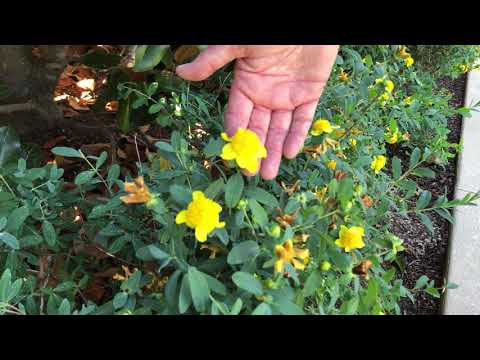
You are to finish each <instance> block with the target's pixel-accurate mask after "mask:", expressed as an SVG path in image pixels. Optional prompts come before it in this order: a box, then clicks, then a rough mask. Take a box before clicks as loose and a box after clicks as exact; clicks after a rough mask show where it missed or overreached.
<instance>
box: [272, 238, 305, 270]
mask: <svg viewBox="0 0 480 360" xmlns="http://www.w3.org/2000/svg"><path fill="white" fill-rule="evenodd" d="M275 255H276V256H277V260H276V261H275V264H274V269H275V272H279V273H280V272H283V269H284V267H285V264H292V265H293V266H294V267H295V269H298V270H303V269H305V266H306V265H307V264H308V261H309V258H310V252H309V250H308V249H300V248H297V247H294V246H293V241H292V240H287V241H285V243H284V244H283V245H276V246H275Z"/></svg>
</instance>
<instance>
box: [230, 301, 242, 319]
mask: <svg viewBox="0 0 480 360" xmlns="http://www.w3.org/2000/svg"><path fill="white" fill-rule="evenodd" d="M242 306H243V301H242V299H240V298H238V299H237V301H235V303H234V304H233V306H232V310H230V315H238V314H240V311H242Z"/></svg>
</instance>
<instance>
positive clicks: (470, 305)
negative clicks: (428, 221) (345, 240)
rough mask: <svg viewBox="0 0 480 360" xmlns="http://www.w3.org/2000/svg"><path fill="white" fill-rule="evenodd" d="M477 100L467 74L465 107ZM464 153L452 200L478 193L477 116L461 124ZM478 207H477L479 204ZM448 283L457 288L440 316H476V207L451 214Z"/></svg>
mask: <svg viewBox="0 0 480 360" xmlns="http://www.w3.org/2000/svg"><path fill="white" fill-rule="evenodd" d="M479 100H480V71H473V72H470V73H469V75H468V80H467V91H466V97H465V106H471V105H473V104H475V103H477V102H478V101H479ZM462 139H463V141H464V150H463V152H462V153H461V154H460V156H459V161H458V167H457V184H456V186H455V197H456V198H461V197H463V196H464V195H465V194H466V193H467V192H469V191H478V190H480V112H473V117H471V118H466V119H464V120H463V130H462ZM479 205H480V203H479ZM454 217H455V224H454V225H453V227H452V232H451V238H450V245H449V259H448V262H449V264H448V275H447V277H448V281H449V282H453V283H456V284H458V285H459V287H458V288H456V289H453V290H447V291H446V293H445V296H444V299H443V300H444V304H443V305H444V306H443V314H446V315H480V206H462V207H458V208H457V209H455V211H454Z"/></svg>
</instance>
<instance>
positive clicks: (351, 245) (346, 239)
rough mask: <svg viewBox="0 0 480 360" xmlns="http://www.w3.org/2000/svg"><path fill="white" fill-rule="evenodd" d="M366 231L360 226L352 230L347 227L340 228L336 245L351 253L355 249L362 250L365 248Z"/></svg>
mask: <svg viewBox="0 0 480 360" xmlns="http://www.w3.org/2000/svg"><path fill="white" fill-rule="evenodd" d="M364 234H365V230H364V229H363V228H362V227H360V226H352V227H350V228H348V227H346V226H345V225H341V226H340V234H339V238H338V239H337V240H336V241H335V244H337V245H338V246H340V247H341V248H342V249H344V250H345V252H350V250H353V249H361V248H363V247H364V246H365V243H364V242H363V240H362V238H363V235H364Z"/></svg>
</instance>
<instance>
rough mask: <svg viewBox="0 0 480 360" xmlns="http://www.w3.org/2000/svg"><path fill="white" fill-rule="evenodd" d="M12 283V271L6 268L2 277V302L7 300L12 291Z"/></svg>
mask: <svg viewBox="0 0 480 360" xmlns="http://www.w3.org/2000/svg"><path fill="white" fill-rule="evenodd" d="M11 283H12V273H11V272H10V269H6V270H5V271H4V272H3V274H2V277H1V278H0V302H6V301H7V299H8V295H9V293H10V288H11V285H12V284H11Z"/></svg>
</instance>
